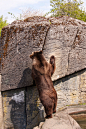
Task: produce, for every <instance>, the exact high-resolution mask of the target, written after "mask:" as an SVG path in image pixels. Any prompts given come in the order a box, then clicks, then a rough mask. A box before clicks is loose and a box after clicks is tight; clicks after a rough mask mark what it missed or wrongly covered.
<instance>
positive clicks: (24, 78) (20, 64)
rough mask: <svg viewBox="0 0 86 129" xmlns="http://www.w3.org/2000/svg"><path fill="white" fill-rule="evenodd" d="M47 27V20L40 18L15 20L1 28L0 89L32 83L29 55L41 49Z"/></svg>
mask: <svg viewBox="0 0 86 129" xmlns="http://www.w3.org/2000/svg"><path fill="white" fill-rule="evenodd" d="M35 19H36V20H37V17H36V18H35ZM40 19H41V17H40ZM48 28H49V22H47V19H46V21H43V18H42V20H40V21H38V22H35V21H33V22H26V21H25V22H24V21H20V22H17V21H16V22H14V23H12V24H11V25H8V26H7V27H4V28H3V29H2V37H1V38H2V43H3V59H2V71H1V72H2V91H4V90H8V89H15V88H20V87H25V86H30V85H32V84H33V80H32V78H31V68H32V61H31V59H30V57H29V55H30V54H31V53H32V51H38V50H41V49H42V47H43V44H44V42H45V37H46V33H47V31H48Z"/></svg>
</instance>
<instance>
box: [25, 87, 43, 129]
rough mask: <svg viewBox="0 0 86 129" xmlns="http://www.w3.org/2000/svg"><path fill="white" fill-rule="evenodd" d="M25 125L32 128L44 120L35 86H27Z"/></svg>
mask: <svg viewBox="0 0 86 129" xmlns="http://www.w3.org/2000/svg"><path fill="white" fill-rule="evenodd" d="M26 113H27V127H26V129H33V127H34V126H37V125H39V123H40V122H42V121H44V108H43V106H42V104H41V103H40V100H39V95H38V91H37V87H36V86H35V87H34V86H33V87H28V88H27V92H26Z"/></svg>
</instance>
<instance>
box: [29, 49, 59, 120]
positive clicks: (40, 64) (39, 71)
mask: <svg viewBox="0 0 86 129" xmlns="http://www.w3.org/2000/svg"><path fill="white" fill-rule="evenodd" d="M30 58H31V59H32V78H33V80H35V84H36V86H37V89H38V92H39V98H40V101H41V103H42V104H43V106H44V108H45V113H46V118H52V113H55V112H56V106H57V93H56V91H55V89H54V86H53V82H52V80H51V76H52V75H53V73H54V71H55V57H54V56H51V57H50V62H49V63H48V62H47V61H46V59H45V58H44V56H43V54H42V51H39V52H37V51H36V52H33V53H32V54H31V55H30Z"/></svg>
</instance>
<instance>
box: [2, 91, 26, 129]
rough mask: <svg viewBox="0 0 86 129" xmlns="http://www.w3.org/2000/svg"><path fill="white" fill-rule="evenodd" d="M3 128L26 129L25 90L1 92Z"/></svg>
mask: <svg viewBox="0 0 86 129" xmlns="http://www.w3.org/2000/svg"><path fill="white" fill-rule="evenodd" d="M2 97H3V114H4V129H26V112H25V110H26V107H25V90H24V89H17V90H13V91H6V92H3V93H2Z"/></svg>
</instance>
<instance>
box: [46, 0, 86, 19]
mask: <svg viewBox="0 0 86 129" xmlns="http://www.w3.org/2000/svg"><path fill="white" fill-rule="evenodd" d="M82 4H83V2H82V1H81V0H66V1H65V0H50V6H51V7H52V9H51V11H50V12H48V13H47V14H49V13H51V14H52V16H55V17H58V16H64V15H65V16H70V17H73V18H76V19H79V20H83V21H86V12H85V11H84V9H83V6H82Z"/></svg>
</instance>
